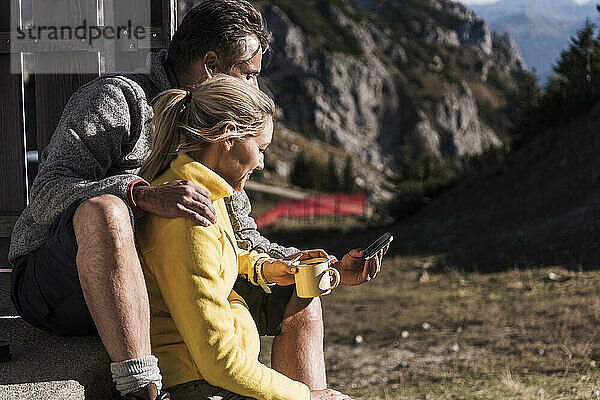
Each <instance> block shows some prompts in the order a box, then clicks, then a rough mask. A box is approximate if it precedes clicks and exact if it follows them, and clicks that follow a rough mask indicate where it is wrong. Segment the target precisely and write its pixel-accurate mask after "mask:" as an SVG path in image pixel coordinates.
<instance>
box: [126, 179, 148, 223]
mask: <svg viewBox="0 0 600 400" xmlns="http://www.w3.org/2000/svg"><path fill="white" fill-rule="evenodd" d="M138 185H141V186H150V184H149V183H148V182H147V181H145V180H144V179H134V180H132V181H131V182H129V185H127V201H128V202H129V205H130V206H131V208H132V209H133V212H134V213H136V214H137V215H144V214H146V212H145V211H144V210H142V209H141V208H139V207H138V205H137V204H136V202H135V200H134V198H133V189H134V188H135V187H136V186H138Z"/></svg>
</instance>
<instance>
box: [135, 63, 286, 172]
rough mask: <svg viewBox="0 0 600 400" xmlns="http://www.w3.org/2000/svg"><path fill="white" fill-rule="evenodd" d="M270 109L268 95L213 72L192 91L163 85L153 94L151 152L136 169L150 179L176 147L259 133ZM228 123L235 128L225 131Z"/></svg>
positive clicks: (189, 147)
mask: <svg viewBox="0 0 600 400" xmlns="http://www.w3.org/2000/svg"><path fill="white" fill-rule="evenodd" d="M274 112H275V104H274V103H273V100H271V98H270V97H269V96H267V95H266V94H265V93H263V92H262V91H260V90H259V89H258V88H256V87H254V86H251V85H249V84H247V83H245V82H243V81H242V80H241V79H239V78H234V77H232V76H229V75H224V74H216V75H214V76H213V77H212V78H209V79H208V80H206V81H205V82H203V83H201V84H200V85H199V86H198V87H197V88H195V89H193V90H192V91H191V92H187V91H185V90H182V89H170V90H165V91H164V92H162V93H160V94H159V95H158V96H157V97H156V103H155V105H154V118H153V130H154V132H153V137H152V151H151V153H150V156H149V157H148V158H147V159H146V161H145V162H144V163H143V164H142V167H141V168H140V171H139V174H140V175H141V176H142V177H144V178H145V179H147V180H148V181H151V180H153V179H154V178H156V177H157V176H158V175H159V174H160V173H162V172H163V171H164V170H165V169H167V168H168V167H169V164H170V163H171V161H172V160H173V159H174V158H175V156H176V155H177V153H178V152H181V151H196V150H201V149H203V148H205V147H206V146H208V145H209V144H211V143H217V142H220V141H223V140H226V139H243V138H247V137H252V136H257V135H259V134H260V133H261V132H262V131H263V130H264V129H265V127H266V126H267V123H268V121H269V119H271V118H272V117H273V114H274ZM227 126H233V129H227V130H226V129H225V128H226V127H227Z"/></svg>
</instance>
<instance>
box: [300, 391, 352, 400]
mask: <svg viewBox="0 0 600 400" xmlns="http://www.w3.org/2000/svg"><path fill="white" fill-rule="evenodd" d="M310 399H311V400H352V398H351V397H350V396H347V395H345V394H342V393H340V392H338V391H337V390H333V389H324V390H311V391H310Z"/></svg>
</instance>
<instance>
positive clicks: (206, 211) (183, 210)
mask: <svg viewBox="0 0 600 400" xmlns="http://www.w3.org/2000/svg"><path fill="white" fill-rule="evenodd" d="M133 199H134V200H135V203H136V204H137V206H138V207H139V208H140V209H142V210H143V211H145V212H147V213H149V214H153V215H158V216H159V217H165V218H179V217H185V218H189V219H191V220H192V221H194V222H196V223H197V224H200V225H202V226H209V225H211V224H214V223H215V222H217V217H216V215H217V214H216V212H215V209H214V208H213V206H212V201H211V199H210V194H209V193H208V192H207V191H206V190H204V189H203V188H201V187H200V186H198V185H196V184H195V183H194V182H191V181H187V180H186V181H173V182H169V183H166V184H164V185H161V186H136V187H135V188H134V189H133Z"/></svg>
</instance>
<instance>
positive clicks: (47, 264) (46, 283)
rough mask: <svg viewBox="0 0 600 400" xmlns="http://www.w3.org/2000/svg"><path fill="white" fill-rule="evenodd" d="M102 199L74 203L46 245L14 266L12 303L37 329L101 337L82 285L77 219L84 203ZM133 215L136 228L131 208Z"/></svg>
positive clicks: (53, 228) (64, 214) (130, 212)
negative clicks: (75, 225) (80, 280)
mask: <svg viewBox="0 0 600 400" xmlns="http://www.w3.org/2000/svg"><path fill="white" fill-rule="evenodd" d="M98 195H99V194H98ZM98 195H91V196H88V197H85V198H82V199H80V200H77V201H75V202H73V203H72V204H71V205H70V206H69V207H68V208H67V209H66V210H65V211H64V212H63V213H62V214H61V215H60V216H59V217H58V218H57V220H56V221H54V223H53V224H52V225H51V226H50V228H48V233H47V235H46V242H45V243H44V244H43V245H42V246H41V247H40V248H38V249H37V250H36V251H34V252H32V253H29V254H27V255H25V256H22V257H19V258H18V259H16V260H15V261H14V262H13V271H12V279H11V281H12V284H11V286H12V288H11V289H12V290H11V296H12V302H13V304H14V306H15V308H16V309H17V311H18V312H19V315H21V317H22V318H23V319H24V320H25V321H27V322H29V323H30V324H31V325H33V326H35V327H38V328H40V329H43V330H45V331H48V332H51V333H54V334H57V335H66V336H82V335H93V334H96V333H97V331H96V326H95V324H94V321H93V319H92V316H91V315H90V312H89V311H88V308H87V305H86V303H85V299H84V298H83V292H82V291H81V284H80V283H79V274H78V272H77V265H76V263H75V258H76V256H77V241H76V240H75V232H74V230H73V215H74V214H75V211H77V208H78V207H79V206H80V205H81V203H83V202H84V201H85V200H88V199H90V198H92V197H96V196H98ZM124 203H125V202H124ZM125 204H126V205H127V207H128V208H129V205H128V204H127V203H125ZM129 215H130V216H131V224H132V226H134V221H135V219H134V216H133V211H132V210H131V208H129Z"/></svg>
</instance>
